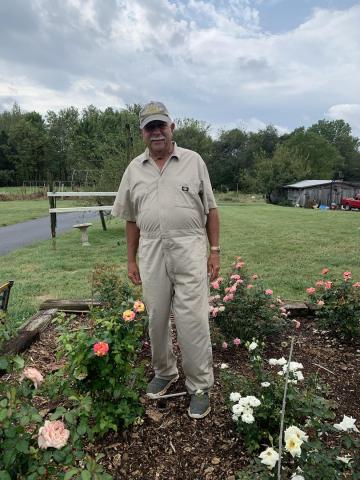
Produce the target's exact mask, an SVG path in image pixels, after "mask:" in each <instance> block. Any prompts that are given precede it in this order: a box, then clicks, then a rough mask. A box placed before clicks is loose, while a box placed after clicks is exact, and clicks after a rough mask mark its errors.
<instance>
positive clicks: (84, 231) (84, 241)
mask: <svg viewBox="0 0 360 480" xmlns="http://www.w3.org/2000/svg"><path fill="white" fill-rule="evenodd" d="M91 225H92V223H78V224H77V225H73V228H78V229H79V230H80V232H81V244H82V246H83V247H89V246H90V243H89V237H88V231H87V230H88V228H89V227H91Z"/></svg>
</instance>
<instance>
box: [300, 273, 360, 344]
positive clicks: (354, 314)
mask: <svg viewBox="0 0 360 480" xmlns="http://www.w3.org/2000/svg"><path fill="white" fill-rule="evenodd" d="M328 274H329V269H328V268H324V269H323V271H322V275H323V278H321V279H319V280H317V281H316V282H315V286H314V287H309V288H307V294H308V296H309V303H310V304H311V305H312V307H313V308H314V309H315V315H316V320H317V323H318V325H319V327H320V328H321V329H323V330H328V331H329V333H330V334H331V335H333V336H335V337H337V338H340V339H342V340H345V341H352V340H355V339H358V338H360V282H355V281H354V280H353V279H352V275H351V272H349V271H346V272H344V273H343V275H342V279H340V280H338V279H329V278H328Z"/></svg>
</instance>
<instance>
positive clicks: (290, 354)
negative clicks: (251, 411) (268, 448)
mask: <svg viewBox="0 0 360 480" xmlns="http://www.w3.org/2000/svg"><path fill="white" fill-rule="evenodd" d="M294 341H295V336H294V335H293V336H292V337H291V345H290V352H289V359H288V364H287V369H286V375H285V387H284V396H283V401H282V407H281V418H280V434H279V462H278V474H277V478H278V480H281V454H282V437H283V432H284V418H285V407H286V395H287V387H288V382H289V371H290V369H289V367H290V362H291V357H292V352H293V348H294Z"/></svg>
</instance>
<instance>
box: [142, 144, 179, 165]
mask: <svg viewBox="0 0 360 480" xmlns="http://www.w3.org/2000/svg"><path fill="white" fill-rule="evenodd" d="M173 145H174V150H173V152H172V155H171V158H174V157H175V158H177V159H178V160H179V159H180V152H179V149H178V147H177V145H176V142H173ZM149 160H150V151H149V148H148V147H147V148H146V150H145V152H144V153H143V154H142V155H140V158H139V161H140V163H145V162H146V161H149Z"/></svg>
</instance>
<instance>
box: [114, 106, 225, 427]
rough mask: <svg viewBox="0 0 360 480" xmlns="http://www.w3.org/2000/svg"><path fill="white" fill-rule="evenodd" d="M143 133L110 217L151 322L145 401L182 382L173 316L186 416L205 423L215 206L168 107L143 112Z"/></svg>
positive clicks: (215, 270)
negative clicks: (117, 225)
mask: <svg viewBox="0 0 360 480" xmlns="http://www.w3.org/2000/svg"><path fill="white" fill-rule="evenodd" d="M140 128H141V132H142V136H143V140H144V143H145V145H146V146H147V148H146V150H145V152H144V153H142V154H141V155H139V156H138V157H136V158H135V159H134V160H132V162H131V163H130V164H129V166H128V167H127V169H126V171H125V173H124V175H123V177H122V180H121V184H120V187H119V191H118V193H117V196H116V199H115V202H114V206H113V209H112V214H113V215H114V216H120V217H122V218H123V219H125V220H126V238H127V249H128V277H129V278H130V280H131V281H132V282H133V283H134V284H136V285H139V284H140V283H142V285H143V295H144V302H145V304H146V308H147V311H148V314H149V331H150V340H151V347H152V363H153V367H154V370H155V377H154V378H153V379H152V381H151V382H150V383H149V385H148V387H147V395H148V396H149V397H150V398H159V397H161V396H162V395H164V394H165V393H166V392H167V390H168V389H169V387H170V386H171V385H172V384H173V383H174V382H176V381H177V380H178V378H179V376H178V370H177V366H176V357H175V355H174V353H173V349H172V341H171V336H170V333H171V329H170V323H169V317H170V311H171V310H172V312H173V314H174V317H175V322H176V330H177V338H178V343H179V345H180V349H181V353H182V364H183V369H184V373H185V376H186V383H185V384H186V388H187V390H188V392H189V394H190V396H191V400H190V406H189V410H188V413H189V415H190V417H192V418H203V417H205V416H206V415H207V414H208V413H209V412H210V401H209V390H210V389H211V387H212V385H213V382H214V377H213V370H212V350H211V342H210V333H209V322H208V280H209V278H208V277H210V281H212V280H214V279H215V278H216V277H217V276H218V274H219V268H220V261H219V253H220V247H219V217H218V211H217V205H216V202H215V199H214V195H213V192H212V188H211V184H210V179H209V174H208V171H207V168H206V165H205V163H204V161H203V160H202V158H201V157H200V155H198V154H197V153H195V152H193V151H191V150H186V149H184V148H180V147H178V146H177V145H176V144H175V143H174V142H173V141H172V133H173V130H174V128H175V124H174V123H173V122H172V120H171V118H170V116H169V113H168V111H167V109H166V107H165V105H164V104H162V103H161V102H150V103H148V104H147V105H145V106H144V107H143V109H142V110H141V112H140ZM207 239H208V240H209V243H210V254H209V256H208V255H207ZM137 253H138V257H139V268H138V265H137V261H136V255H137ZM207 257H208V258H207Z"/></svg>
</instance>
